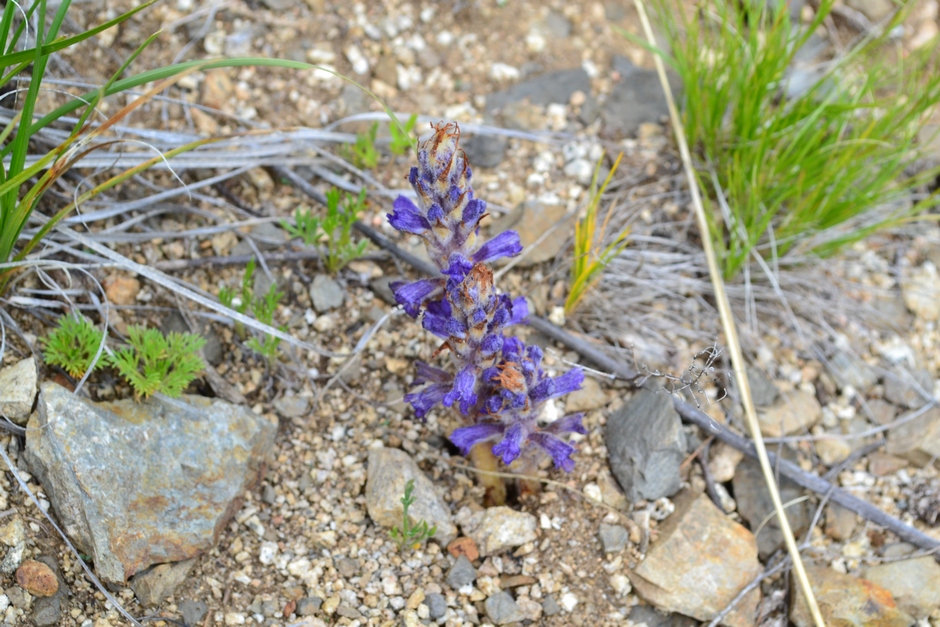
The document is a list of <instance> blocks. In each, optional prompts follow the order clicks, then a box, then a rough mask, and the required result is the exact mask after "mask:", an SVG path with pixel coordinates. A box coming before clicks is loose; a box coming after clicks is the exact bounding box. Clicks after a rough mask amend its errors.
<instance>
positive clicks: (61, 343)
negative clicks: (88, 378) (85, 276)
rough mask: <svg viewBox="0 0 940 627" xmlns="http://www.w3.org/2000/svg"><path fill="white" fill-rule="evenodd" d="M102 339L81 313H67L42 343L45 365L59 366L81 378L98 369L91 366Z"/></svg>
mask: <svg viewBox="0 0 940 627" xmlns="http://www.w3.org/2000/svg"><path fill="white" fill-rule="evenodd" d="M103 339H104V333H103V332H102V331H100V330H99V329H98V328H97V327H96V326H95V325H94V324H92V322H91V320H89V319H88V318H86V317H85V316H83V315H81V314H69V315H65V316H62V317H61V318H59V326H58V327H56V328H55V329H54V330H53V331H52V333H50V334H49V337H47V338H44V339H43V340H42V343H43V348H44V349H45V355H44V359H45V361H46V363H47V364H50V365H53V366H59V367H60V368H62V369H63V370H65V371H66V372H67V373H69V376H71V377H74V378H76V379H80V378H82V377H84V376H85V373H86V372H88V371H89V370H93V369H94V368H95V367H97V365H98V364H97V363H92V360H93V359H94V357H95V355H97V354H98V348H99V347H100V346H101V342H102V340H103Z"/></svg>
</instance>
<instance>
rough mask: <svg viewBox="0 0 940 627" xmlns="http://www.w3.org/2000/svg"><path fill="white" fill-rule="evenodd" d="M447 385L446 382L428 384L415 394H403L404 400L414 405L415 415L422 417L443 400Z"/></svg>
mask: <svg viewBox="0 0 940 627" xmlns="http://www.w3.org/2000/svg"><path fill="white" fill-rule="evenodd" d="M447 387H448V386H447V385H446V384H442V383H435V384H433V385H429V386H427V387H426V388H424V389H423V390H421V391H420V392H418V393H416V394H405V402H406V403H410V404H411V406H412V407H414V410H415V416H417V417H418V418H424V416H425V415H427V413H428V412H429V411H431V410H432V409H433V408H434V406H435V405H437V404H438V403H440V402H441V400H443V398H444V393H445V392H446V391H447Z"/></svg>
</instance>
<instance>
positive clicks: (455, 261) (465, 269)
mask: <svg viewBox="0 0 940 627" xmlns="http://www.w3.org/2000/svg"><path fill="white" fill-rule="evenodd" d="M448 262H449V263H450V265H449V266H448V267H447V269H446V270H444V274H446V275H448V276H450V277H451V278H454V279H457V280H463V278H464V277H465V276H467V275H468V274H469V273H470V271H471V270H473V262H472V261H470V260H469V259H467V258H466V257H464V256H463V255H461V254H460V253H454V254H453V255H451V256H450V259H448Z"/></svg>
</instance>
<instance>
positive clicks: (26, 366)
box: [0, 357, 37, 425]
mask: <svg viewBox="0 0 940 627" xmlns="http://www.w3.org/2000/svg"><path fill="white" fill-rule="evenodd" d="M36 378H37V372H36V362H35V361H33V359H32V358H31V357H27V358H26V359H23V360H20V361H18V362H16V363H15V364H13V365H12V366H9V367H7V368H4V369H3V370H0V416H6V417H7V418H9V419H10V420H12V421H13V422H15V423H16V424H18V425H25V424H26V419H27V418H29V412H31V411H33V401H34V400H36Z"/></svg>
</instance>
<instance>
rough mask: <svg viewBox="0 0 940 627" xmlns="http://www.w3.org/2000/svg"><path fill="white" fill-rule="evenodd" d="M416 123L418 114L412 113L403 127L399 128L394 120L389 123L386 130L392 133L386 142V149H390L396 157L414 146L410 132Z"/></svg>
mask: <svg viewBox="0 0 940 627" xmlns="http://www.w3.org/2000/svg"><path fill="white" fill-rule="evenodd" d="M417 123H418V114H417V113H413V114H412V115H411V117H410V118H408V121H407V122H405V124H404V128H399V127H398V124H395V123H394V122H393V123H392V124H389V127H388V130H389V132H390V133H391V134H392V139H391V141H390V142H389V144H388V149H389V150H391V151H392V154H393V155H395V156H396V157H397V156H399V155H403V154H405V153H406V152H408V151H409V150H411V149H412V148H414V145H415V141H414V139H412V137H411V133H412V132H413V131H414V128H415V125H416V124H417Z"/></svg>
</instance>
